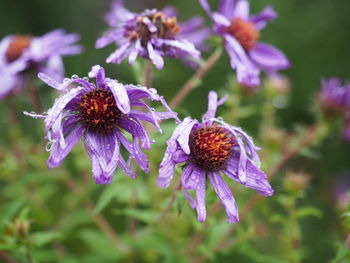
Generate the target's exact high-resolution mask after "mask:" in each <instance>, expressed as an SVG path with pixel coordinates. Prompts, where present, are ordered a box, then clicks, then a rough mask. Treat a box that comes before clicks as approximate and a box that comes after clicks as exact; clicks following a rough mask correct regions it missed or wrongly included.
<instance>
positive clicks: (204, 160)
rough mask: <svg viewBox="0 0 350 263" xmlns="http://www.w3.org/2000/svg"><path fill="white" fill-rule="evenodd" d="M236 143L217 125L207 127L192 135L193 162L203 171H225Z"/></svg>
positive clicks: (190, 143)
mask: <svg viewBox="0 0 350 263" xmlns="http://www.w3.org/2000/svg"><path fill="white" fill-rule="evenodd" d="M235 144H236V141H235V139H234V137H233V136H232V135H230V134H229V132H228V131H227V130H226V129H225V128H223V127H219V126H217V125H206V126H204V127H202V128H199V129H197V130H195V131H193V132H191V134H190V142H189V145H190V149H191V158H192V160H193V161H194V162H195V163H196V164H197V165H198V166H199V167H201V168H202V169H205V170H208V171H217V170H220V169H224V168H225V167H226V164H227V160H228V158H229V157H230V154H231V152H232V147H233V146H234V145H235Z"/></svg>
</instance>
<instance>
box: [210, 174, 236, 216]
mask: <svg viewBox="0 0 350 263" xmlns="http://www.w3.org/2000/svg"><path fill="white" fill-rule="evenodd" d="M209 177H210V181H211V184H212V186H213V188H214V190H215V192H216V194H217V196H218V197H219V198H220V200H221V202H222V204H223V205H224V206H225V209H226V213H227V216H228V222H229V223H236V222H238V221H239V218H238V208H237V204H236V201H235V199H234V197H233V195H232V193H231V190H230V188H229V187H228V186H227V184H226V183H225V181H224V180H223V179H222V177H221V175H220V174H219V173H209Z"/></svg>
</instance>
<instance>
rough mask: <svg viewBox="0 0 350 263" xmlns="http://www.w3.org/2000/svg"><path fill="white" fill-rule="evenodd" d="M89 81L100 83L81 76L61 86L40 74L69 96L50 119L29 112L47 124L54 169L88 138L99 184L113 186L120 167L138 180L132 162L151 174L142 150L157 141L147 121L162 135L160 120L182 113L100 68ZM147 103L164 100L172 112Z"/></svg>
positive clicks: (54, 108) (152, 93)
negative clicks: (125, 154) (122, 150)
mask: <svg viewBox="0 0 350 263" xmlns="http://www.w3.org/2000/svg"><path fill="white" fill-rule="evenodd" d="M89 77H90V78H95V79H96V84H93V83H91V82H89V80H88V79H87V78H79V77H77V76H73V77H72V78H69V79H68V78H67V79H65V80H64V81H63V83H58V82H56V81H55V80H54V79H51V78H50V77H48V76H47V75H45V74H42V73H40V74H39V78H41V79H42V80H43V81H44V82H46V83H47V84H48V85H49V86H51V87H53V88H55V89H57V90H58V91H60V92H62V93H63V94H62V96H61V97H59V98H58V99H57V100H56V102H55V104H54V105H53V106H52V108H51V109H50V110H49V111H48V113H47V114H45V115H38V114H30V113H26V114H27V115H29V116H32V117H36V118H44V119H45V127H46V137H47V139H48V140H49V145H50V147H49V151H50V157H49V159H48V161H47V164H48V166H49V168H54V167H57V166H59V165H60V164H61V163H62V162H63V160H64V158H65V157H66V156H67V154H68V153H69V152H70V151H71V150H72V149H73V147H74V146H75V145H76V144H77V143H78V141H79V140H80V138H81V137H83V140H84V144H85V148H86V151H87V152H88V154H89V156H90V158H91V162H92V172H93V176H94V179H95V180H96V183H98V184H104V183H107V184H108V183H111V180H112V176H113V174H114V172H115V170H116V168H117V167H118V166H119V167H120V168H121V169H122V170H123V171H124V172H125V173H126V174H128V175H129V176H131V177H135V176H136V175H135V174H134V172H133V171H132V170H131V169H130V166H129V165H130V161H131V160H132V159H135V160H136V162H137V163H138V164H139V165H140V167H141V168H142V169H143V170H144V171H145V172H146V173H148V172H149V164H148V160H147V157H146V155H145V154H144V153H143V152H142V151H141V147H142V148H145V149H147V150H149V149H150V145H151V141H150V139H149V137H148V135H147V132H146V130H145V128H144V127H143V125H142V123H141V121H147V122H149V123H151V124H153V125H154V126H155V127H157V129H158V130H159V131H160V132H161V128H160V127H159V121H160V120H163V119H169V118H177V114H176V113H175V112H173V111H172V110H171V109H170V108H169V107H168V105H167V103H166V102H165V100H164V99H163V97H161V96H159V95H158V94H157V91H156V90H155V89H147V88H145V87H141V86H134V85H123V84H121V83H119V82H117V81H116V80H112V79H110V78H107V77H105V71H104V69H103V68H102V67H100V66H94V67H93V68H92V70H91V72H90V73H89ZM143 99H148V100H152V101H159V102H161V103H162V104H163V106H164V107H165V108H166V110H167V111H166V112H156V111H154V110H153V109H152V108H150V107H149V106H148V105H147V104H146V103H145V102H144V101H143ZM141 109H143V110H141ZM125 133H129V134H130V135H131V136H127V135H126V134H125ZM128 137H131V140H130V139H128ZM121 146H123V147H124V148H125V149H126V150H127V151H128V152H129V154H130V157H129V159H128V160H127V161H125V160H124V158H123V157H122V155H121V154H120V148H121Z"/></svg>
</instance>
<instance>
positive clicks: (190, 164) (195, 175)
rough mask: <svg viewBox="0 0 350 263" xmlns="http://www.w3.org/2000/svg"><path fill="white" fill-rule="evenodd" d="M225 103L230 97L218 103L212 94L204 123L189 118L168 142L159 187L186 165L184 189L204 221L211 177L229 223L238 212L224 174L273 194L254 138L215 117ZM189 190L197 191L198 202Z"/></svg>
mask: <svg viewBox="0 0 350 263" xmlns="http://www.w3.org/2000/svg"><path fill="white" fill-rule="evenodd" d="M225 100H226V98H223V99H221V100H218V96H217V94H216V93H215V92H214V91H211V92H210V93H209V105H208V111H207V112H206V113H205V115H204V116H203V121H202V122H199V121H197V120H193V119H191V118H190V117H187V118H185V119H184V121H182V122H181V123H180V124H179V125H178V126H177V127H176V129H175V130H174V133H173V135H172V137H171V138H170V139H169V140H168V142H167V145H168V147H167V149H166V152H165V155H164V159H163V161H162V163H161V164H160V170H159V176H158V184H159V186H160V187H168V186H169V184H170V182H171V180H172V178H173V175H174V169H175V166H176V165H177V164H180V163H184V169H183V172H182V175H181V184H182V188H183V191H184V194H185V196H186V198H187V199H188V201H189V203H190V205H191V207H192V208H195V209H197V215H198V220H199V221H200V222H204V221H205V218H206V208H205V191H206V181H207V178H208V177H209V180H210V182H211V184H212V186H213V188H214V190H215V192H216V194H217V195H218V197H219V198H220V200H221V202H222V203H223V205H224V206H225V208H226V213H227V215H228V221H229V222H238V220H239V219H238V209H237V205H236V202H235V199H234V197H233V195H232V193H231V191H230V188H229V187H228V186H227V184H226V183H225V181H224V179H223V177H222V176H223V175H226V176H227V177H228V178H230V179H233V180H235V181H237V182H238V183H240V184H242V185H244V186H246V187H250V188H253V189H255V190H256V191H258V192H259V193H260V194H262V195H266V196H271V195H272V194H273V190H272V188H271V186H270V184H269V182H268V180H267V176H266V174H265V173H264V172H263V171H262V170H261V169H260V168H259V167H260V160H259V156H258V154H257V152H256V151H257V150H258V148H257V147H256V146H255V145H254V143H253V141H252V138H251V137H249V136H248V135H247V134H246V133H245V132H244V131H243V130H241V129H240V128H237V127H234V126H231V125H229V124H227V123H225V122H224V121H223V120H221V119H220V118H215V114H216V109H217V107H218V106H220V105H221V104H222V103H223V102H224V101H225ZM188 190H195V192H196V198H195V199H194V198H192V196H191V195H190V193H189V192H188Z"/></svg>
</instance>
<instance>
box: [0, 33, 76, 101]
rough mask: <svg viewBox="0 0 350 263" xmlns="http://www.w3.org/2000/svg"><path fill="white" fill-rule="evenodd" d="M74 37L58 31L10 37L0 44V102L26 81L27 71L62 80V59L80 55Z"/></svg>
mask: <svg viewBox="0 0 350 263" xmlns="http://www.w3.org/2000/svg"><path fill="white" fill-rule="evenodd" d="M78 40H79V35H77V34H66V33H65V31H64V30H61V29H58V30H54V31H52V32H49V33H47V34H45V35H43V36H41V37H31V36H22V35H10V36H7V37H5V38H3V39H2V40H1V42H0V76H1V79H2V84H1V87H0V99H3V98H4V97H6V96H7V95H9V94H11V93H16V92H18V91H20V90H21V89H22V88H23V87H24V86H25V85H26V83H27V82H28V80H29V78H30V75H29V74H28V72H29V71H35V72H43V73H45V74H48V75H50V76H51V77H52V78H54V79H55V80H56V81H61V80H62V79H63V77H64V66H63V62H62V56H66V55H74V54H79V53H80V52H81V47H80V46H79V45H76V44H75V42H77V41H78Z"/></svg>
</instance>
